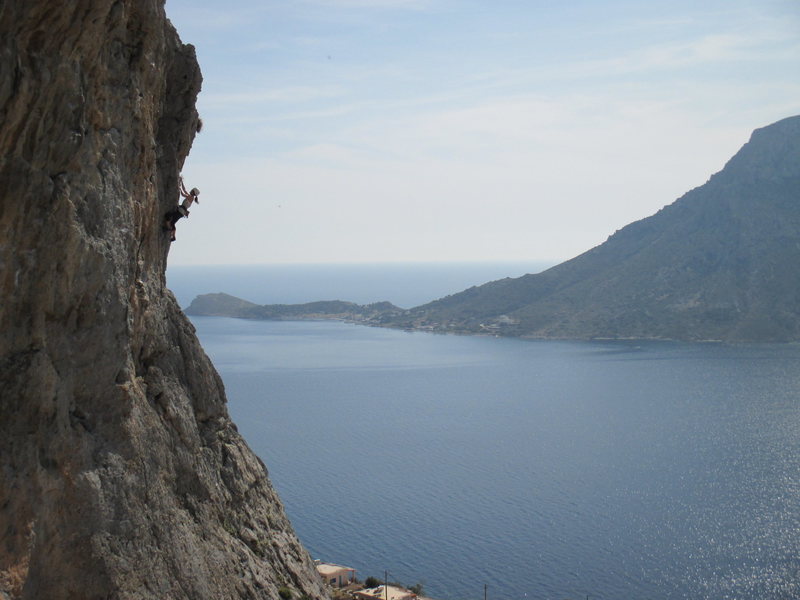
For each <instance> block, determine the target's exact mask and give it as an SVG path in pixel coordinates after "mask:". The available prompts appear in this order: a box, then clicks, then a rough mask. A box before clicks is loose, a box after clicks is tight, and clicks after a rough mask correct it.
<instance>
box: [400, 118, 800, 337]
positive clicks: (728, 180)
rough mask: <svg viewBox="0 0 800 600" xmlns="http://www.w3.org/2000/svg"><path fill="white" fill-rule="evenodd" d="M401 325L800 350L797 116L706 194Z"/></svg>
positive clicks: (742, 154) (428, 308)
mask: <svg viewBox="0 0 800 600" xmlns="http://www.w3.org/2000/svg"><path fill="white" fill-rule="evenodd" d="M393 324H394V325H395V326H401V327H412V328H415V327H416V328H420V327H422V328H429V329H434V330H442V331H462V332H491V333H495V334H498V335H517V336H519V335H521V336H529V337H543V338H553V337H555V338H656V339H659V338H661V339H664V338H666V339H680V340H724V341H731V342H734V341H735V342H743V341H758V342H787V341H799V340H800V117H790V118H787V119H783V120H782V121H779V122H777V123H774V124H772V125H770V126H768V127H764V128H762V129H758V130H756V131H755V132H754V133H753V135H752V137H751V139H750V141H749V142H748V143H747V144H745V145H744V147H743V148H742V149H741V150H740V151H739V152H738V153H737V154H736V155H735V156H734V157H733V158H732V159H731V160H730V161H729V162H728V164H727V165H726V166H725V168H724V169H723V170H722V171H721V172H719V173H717V174H716V175H714V176H712V177H711V179H710V180H709V181H708V182H707V183H706V184H705V185H703V186H701V187H699V188H696V189H694V190H691V191H690V192H688V193H687V194H685V195H684V196H683V197H681V198H679V199H678V200H676V201H675V202H674V203H673V204H671V205H669V206H667V207H665V208H664V209H662V210H661V211H659V212H658V213H657V214H655V215H653V216H651V217H648V218H646V219H643V220H641V221H637V222H636V223H632V224H630V225H628V226H627V227H625V228H623V229H621V230H619V231H618V232H616V233H615V234H614V235H612V236H611V237H610V238H609V239H608V240H607V241H606V242H605V243H603V244H601V245H600V246H598V247H596V248H593V249H591V250H589V251H588V252H585V253H584V254H582V255H580V256H578V257H576V258H574V259H572V260H570V261H567V262H565V263H562V264H560V265H557V266H555V267H553V268H552V269H549V270H547V271H544V272H543V273H540V274H536V275H525V276H523V277H519V278H516V279H504V280H500V281H495V282H491V283H487V284H485V285H482V286H479V287H475V288H471V289H469V290H465V291H463V292H461V293H458V294H454V295H452V296H448V297H446V298H443V299H441V300H437V301H435V302H431V303H429V304H426V305H423V306H420V307H417V308H413V309H411V310H410V311H408V312H406V313H405V314H403V315H401V316H400V317H398V318H396V319H394V320H393Z"/></svg>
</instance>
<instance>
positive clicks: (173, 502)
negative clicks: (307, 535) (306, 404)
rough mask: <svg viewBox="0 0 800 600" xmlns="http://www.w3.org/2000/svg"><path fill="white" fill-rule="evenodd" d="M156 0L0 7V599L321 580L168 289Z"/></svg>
mask: <svg viewBox="0 0 800 600" xmlns="http://www.w3.org/2000/svg"><path fill="white" fill-rule="evenodd" d="M163 4H164V2H163V0H74V1H72V2H67V3H60V4H58V6H56V5H54V4H53V3H52V2H48V1H46V0H8V1H5V2H3V3H2V4H0V288H1V290H2V300H1V301H0V331H1V332H2V334H1V336H2V337H0V598H31V599H33V598H37V599H42V598H48V599H58V598H92V599H93V598H125V599H145V598H153V599H159V600H164V599H171V598H176V599H177V598H192V599H204V598H208V599H211V598H213V599H225V598H278V597H279V595H278V590H279V588H281V587H286V588H288V589H290V590H291V591H292V593H293V595H294V596H295V597H296V598H298V599H299V598H301V597H302V596H308V597H313V598H322V597H325V596H326V593H325V591H324V590H323V588H322V586H321V582H320V581H319V578H318V577H317V575H316V572H315V570H314V567H313V564H312V563H311V561H310V559H309V557H308V554H307V553H306V551H305V550H304V549H303V548H302V546H301V545H300V543H299V542H298V540H297V539H296V537H295V535H294V533H293V531H292V529H291V526H290V524H289V522H288V521H287V519H286V517H285V515H284V512H283V508H282V506H281V503H280V501H279V499H278V498H277V497H276V495H275V493H274V491H273V490H272V488H271V485H270V483H269V480H268V478H267V474H266V470H265V468H264V466H263V464H262V463H261V462H260V461H259V460H258V458H256V457H255V456H254V455H253V454H252V453H251V451H250V450H249V449H248V448H247V446H246V444H245V443H244V441H243V440H242V438H241V437H240V436H239V434H238V433H237V431H236V427H235V426H234V425H233V423H231V421H230V419H229V417H228V414H227V411H226V408H225V393H224V389H223V386H222V382H221V380H220V378H219V376H218V375H217V373H216V372H215V370H214V368H213V366H212V365H211V363H210V362H209V360H208V358H207V357H206V355H205V354H204V353H203V350H202V348H201V347H200V346H199V344H198V342H197V339H196V337H195V335H194V329H193V327H192V325H191V324H190V322H189V321H188V320H187V319H186V318H185V316H184V315H183V313H182V312H181V311H180V309H179V307H178V305H177V303H176V301H175V299H174V297H173V296H172V294H171V293H170V292H169V290H168V289H166V287H165V276H164V272H165V266H166V261H167V254H168V251H169V245H170V243H169V241H168V236H167V234H166V233H165V232H164V231H162V221H163V216H164V214H165V213H166V212H167V211H168V210H170V209H172V208H173V207H174V206H175V204H176V202H177V199H178V195H177V186H178V174H179V172H180V170H181V168H182V165H183V162H184V160H185V158H186V156H187V154H188V152H189V148H190V146H191V143H192V140H193V137H194V134H195V132H196V130H197V127H198V117H197V113H196V111H195V107H194V106H195V98H196V95H197V93H198V91H199V89H200V82H201V77H200V71H199V68H198V66H197V63H196V60H195V56H194V50H193V48H192V47H191V46H186V45H183V44H182V43H181V41H180V40H179V39H178V36H177V34H176V32H175V31H174V29H173V27H172V26H171V24H170V23H169V21H168V20H167V19H166V16H165V13H164V6H163ZM284 594H285V591H284Z"/></svg>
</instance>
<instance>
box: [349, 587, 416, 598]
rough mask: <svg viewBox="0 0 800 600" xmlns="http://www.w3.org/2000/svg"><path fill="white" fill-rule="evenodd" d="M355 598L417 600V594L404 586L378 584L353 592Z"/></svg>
mask: <svg viewBox="0 0 800 600" xmlns="http://www.w3.org/2000/svg"><path fill="white" fill-rule="evenodd" d="M353 597H354V598H356V600H417V595H416V594H415V593H414V592H411V591H409V590H407V589H405V588H401V587H398V586H394V585H379V586H378V587H374V588H367V589H364V590H360V591H358V592H353Z"/></svg>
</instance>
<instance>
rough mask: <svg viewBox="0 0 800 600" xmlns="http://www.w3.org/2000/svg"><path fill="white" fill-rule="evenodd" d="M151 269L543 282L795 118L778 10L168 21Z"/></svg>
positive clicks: (176, 5) (355, 6)
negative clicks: (163, 238)
mask: <svg viewBox="0 0 800 600" xmlns="http://www.w3.org/2000/svg"><path fill="white" fill-rule="evenodd" d="M167 15H168V16H169V18H170V19H171V20H172V22H173V23H174V24H175V26H176V27H177V29H178V32H179V33H180V35H181V38H182V39H183V41H184V42H187V43H191V44H193V45H194V46H195V47H196V48H197V55H198V59H199V61H200V65H201V68H202V71H203V76H204V82H203V90H202V92H201V94H200V97H199V100H198V108H199V110H200V113H201V116H202V118H203V122H204V128H203V131H202V133H200V134H199V135H198V137H197V138H196V140H195V143H194V147H193V149H192V153H191V155H190V156H189V159H188V161H187V163H186V167H185V169H184V176H185V178H186V182H187V184H188V185H189V186H190V187H192V186H196V187H198V188H200V190H201V192H202V193H201V196H200V205H199V206H197V207H195V208H193V209H192V215H191V217H190V219H189V220H188V221H187V220H182V221H180V222H179V223H178V241H177V242H175V244H174V245H173V248H172V253H171V256H170V261H171V263H172V264H211V263H216V264H220V263H223V264H224V263H274V262H380V261H448V260H540V259H544V260H563V259H567V258H571V257H573V256H575V255H577V254H580V253H581V252H583V251H585V250H588V249H589V248H591V247H592V246H595V245H597V244H599V243H601V242H603V241H604V240H605V239H606V238H607V237H608V236H609V235H610V234H612V233H613V232H614V231H615V230H616V229H619V228H621V227H623V226H624V225H626V224H628V223H630V222H631V221H634V220H637V219H640V218H643V217H646V216H649V215H651V214H653V213H654V212H656V211H657V210H658V209H660V208H661V207H662V206H664V205H666V204H669V203H671V202H672V201H673V200H675V199H676V198H678V197H679V196H681V195H682V194H683V193H685V192H687V191H688V190H690V189H691V188H693V187H697V186H698V185H702V184H703V183H704V182H705V181H706V180H707V179H708V177H709V176H710V175H711V174H712V173H714V172H717V171H719V170H720V169H721V168H722V167H723V165H724V164H725V162H726V161H727V160H728V159H729V158H730V157H731V156H732V155H733V154H734V153H735V152H736V151H737V150H738V149H739V148H740V147H741V145H742V144H744V143H745V142H746V141H747V139H748V138H749V135H750V133H751V131H752V130H753V129H755V128H757V127H762V126H764V125H768V124H770V123H772V122H774V121H777V120H779V119H781V118H784V117H788V116H791V115H795V114H800V2H797V0H704V1H703V2H697V1H696V0H691V1H684V0H669V1H662V0H638V1H623V0H608V1H588V0H587V1H568V0H565V1H563V2H555V1H544V0H525V1H523V0H492V1H490V0H481V1H472V0H281V1H269V0H231V1H230V2H227V3H222V2H219V1H218V0H214V1H211V0H168V1H167Z"/></svg>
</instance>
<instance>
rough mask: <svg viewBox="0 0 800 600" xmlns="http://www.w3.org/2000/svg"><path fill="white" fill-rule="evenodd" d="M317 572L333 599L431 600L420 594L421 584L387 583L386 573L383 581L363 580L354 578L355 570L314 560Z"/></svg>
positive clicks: (368, 578) (373, 578)
mask: <svg viewBox="0 0 800 600" xmlns="http://www.w3.org/2000/svg"><path fill="white" fill-rule="evenodd" d="M314 564H315V566H316V567H317V572H318V573H319V574H320V576H321V577H322V580H323V581H324V582H325V584H326V586H328V587H329V588H330V589H331V596H332V597H333V598H334V600H432V599H431V598H428V597H426V596H423V595H422V584H419V583H418V584H416V585H413V586H411V588H410V589H409V588H405V587H403V586H402V585H400V584H398V583H389V581H388V575H387V576H385V578H384V581H383V583H381V582H380V580H378V579H376V578H375V577H367V578H366V579H365V580H364V581H363V582H361V581H359V580H358V579H357V578H356V570H355V569H353V568H351V567H345V566H342V565H337V564H334V563H328V562H322V561H320V560H315V561H314Z"/></svg>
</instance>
